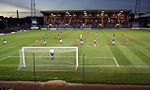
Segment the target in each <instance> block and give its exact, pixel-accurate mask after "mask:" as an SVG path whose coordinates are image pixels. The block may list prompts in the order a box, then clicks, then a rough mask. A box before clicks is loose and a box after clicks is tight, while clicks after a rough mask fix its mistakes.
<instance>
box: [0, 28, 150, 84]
mask: <svg viewBox="0 0 150 90" xmlns="http://www.w3.org/2000/svg"><path fill="white" fill-rule="evenodd" d="M87 31H88V30H63V35H62V36H61V37H62V39H63V45H60V44H59V39H58V38H56V37H55V34H58V33H59V32H60V31H30V32H24V33H16V34H12V35H6V38H7V45H3V41H2V40H1V42H0V80H29V81H30V80H37V81H48V80H55V79H61V80H65V81H68V82H78V83H114V84H115V83H122V84H150V31H145V30H90V31H89V35H86V32H87ZM122 31H123V32H125V35H124V36H122V35H121V32H122ZM95 32H98V36H96V35H95ZM46 33H47V34H48V46H50V47H52V46H74V41H75V40H76V39H77V38H79V37H80V34H83V41H84V45H83V46H79V67H78V69H77V71H75V70H70V71H57V69H58V67H57V64H56V63H55V67H44V68H42V70H41V71H36V73H35V75H36V77H34V72H33V69H34V68H32V67H31V68H30V69H31V70H30V71H28V70H27V71H22V70H20V71H19V70H18V65H19V57H11V56H19V50H21V48H22V47H27V46H34V47H35V41H36V39H38V40H39V46H43V41H44V38H45V34H46ZM113 33H114V34H115V35H116V40H117V43H116V45H115V46H112V45H111V39H112V34H113ZM3 37H4V36H0V39H2V38H3ZM94 38H96V39H97V46H96V47H94V46H93V39H94ZM126 38H128V39H129V45H125V39H126ZM87 42H88V44H87ZM31 62H32V61H31ZM42 63H43V62H42ZM46 63H48V61H46ZM57 63H59V61H57ZM117 64H118V65H117ZM46 69H49V70H51V69H53V70H56V71H46ZM61 69H66V67H64V68H62V67H61Z"/></svg>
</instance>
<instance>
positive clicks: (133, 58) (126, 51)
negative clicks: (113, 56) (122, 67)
mask: <svg viewBox="0 0 150 90" xmlns="http://www.w3.org/2000/svg"><path fill="white" fill-rule="evenodd" d="M118 47H119V49H120V50H121V51H122V53H123V54H124V55H125V56H126V57H127V58H128V60H130V62H131V63H132V64H133V65H144V66H145V65H147V64H146V63H145V62H143V61H142V60H141V59H140V58H139V57H138V56H136V55H135V54H134V53H133V52H132V51H131V50H130V49H129V48H128V47H127V46H118Z"/></svg>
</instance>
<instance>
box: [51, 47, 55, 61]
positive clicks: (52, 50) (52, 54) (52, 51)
mask: <svg viewBox="0 0 150 90" xmlns="http://www.w3.org/2000/svg"><path fill="white" fill-rule="evenodd" d="M54 54H55V51H54V49H50V58H51V60H54Z"/></svg>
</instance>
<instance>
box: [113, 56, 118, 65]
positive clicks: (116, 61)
mask: <svg viewBox="0 0 150 90" xmlns="http://www.w3.org/2000/svg"><path fill="white" fill-rule="evenodd" d="M113 59H114V61H115V63H116V64H117V67H119V64H118V62H117V60H116V58H115V57H113Z"/></svg>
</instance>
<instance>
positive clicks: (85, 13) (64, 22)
mask: <svg viewBox="0 0 150 90" xmlns="http://www.w3.org/2000/svg"><path fill="white" fill-rule="evenodd" d="M131 12H132V11H131V10H51V11H41V13H42V14H43V16H44V24H45V25H46V26H48V27H49V28H119V27H121V28H129V27H130V26H131V19H132V17H131Z"/></svg>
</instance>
